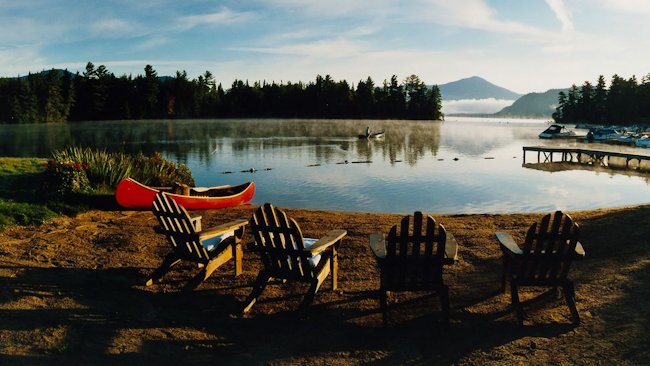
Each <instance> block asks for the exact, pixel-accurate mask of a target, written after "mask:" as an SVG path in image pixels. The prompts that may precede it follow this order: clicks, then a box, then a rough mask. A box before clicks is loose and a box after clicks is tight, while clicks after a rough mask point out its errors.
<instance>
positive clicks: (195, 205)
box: [115, 178, 255, 210]
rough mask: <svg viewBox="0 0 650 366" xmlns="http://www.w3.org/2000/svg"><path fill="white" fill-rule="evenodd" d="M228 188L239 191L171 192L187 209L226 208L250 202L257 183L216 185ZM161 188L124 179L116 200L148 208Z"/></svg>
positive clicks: (139, 208) (130, 207)
mask: <svg viewBox="0 0 650 366" xmlns="http://www.w3.org/2000/svg"><path fill="white" fill-rule="evenodd" d="M221 188H222V189H223V190H228V189H234V188H237V191H238V192H237V193H235V194H231V195H227V196H218V197H198V196H184V195H180V194H173V193H170V194H169V195H170V197H172V199H174V201H176V203H178V204H179V205H181V206H183V207H185V209H186V210H208V209H217V208H226V207H233V206H237V205H241V204H244V203H247V202H249V201H250V200H252V199H253V196H254V195H255V183H253V182H248V183H245V184H242V185H241V186H235V187H233V186H224V187H215V188H213V190H218V189H221ZM158 192H160V190H158V189H156V188H152V187H148V186H145V185H144V184H141V183H139V182H137V181H135V180H133V179H131V178H126V179H123V180H122V181H121V182H120V183H119V184H118V185H117V189H116V190H115V200H116V201H117V203H118V204H119V205H120V206H122V207H124V208H127V209H132V210H148V209H151V207H152V206H153V200H154V198H155V197H156V194H157V193H158Z"/></svg>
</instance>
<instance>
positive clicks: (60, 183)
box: [44, 160, 91, 196]
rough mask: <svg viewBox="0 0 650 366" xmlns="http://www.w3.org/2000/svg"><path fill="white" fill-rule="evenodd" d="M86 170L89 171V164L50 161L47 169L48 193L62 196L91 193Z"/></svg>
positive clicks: (46, 184) (46, 182)
mask: <svg viewBox="0 0 650 366" xmlns="http://www.w3.org/2000/svg"><path fill="white" fill-rule="evenodd" d="M86 169H88V164H87V163H78V162H74V161H67V160H64V161H56V160H49V161H48V162H47V166H46V169H45V182H44V184H45V189H46V192H50V193H56V194H58V195H62V196H63V195H68V194H70V193H83V192H89V191H90V190H91V187H90V182H89V181H88V176H87V175H86Z"/></svg>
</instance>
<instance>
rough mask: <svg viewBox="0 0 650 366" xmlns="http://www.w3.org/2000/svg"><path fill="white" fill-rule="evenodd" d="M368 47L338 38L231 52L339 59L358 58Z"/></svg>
mask: <svg viewBox="0 0 650 366" xmlns="http://www.w3.org/2000/svg"><path fill="white" fill-rule="evenodd" d="M366 47H367V46H366V45H365V43H364V42H360V41H353V40H349V39H345V38H337V39H332V40H327V39H326V40H319V41H314V42H308V43H296V44H290V45H284V46H278V47H241V48H231V50H235V51H250V52H260V53H270V54H280V55H295V56H309V57H317V58H328V59H331V58H337V59H338V58H348V57H354V56H357V55H359V54H360V53H362V52H363V51H364V49H366Z"/></svg>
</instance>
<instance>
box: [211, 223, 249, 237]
mask: <svg viewBox="0 0 650 366" xmlns="http://www.w3.org/2000/svg"><path fill="white" fill-rule="evenodd" d="M246 224H248V220H235V221H230V222H227V223H225V224H221V225H219V226H215V227H211V228H209V229H205V230H203V231H201V232H200V233H199V240H205V239H210V238H213V237H215V236H219V235H221V234H224V233H227V232H229V231H234V230H237V229H239V228H241V227H243V226H246Z"/></svg>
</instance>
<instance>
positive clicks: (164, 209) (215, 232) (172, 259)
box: [146, 192, 248, 288]
mask: <svg viewBox="0 0 650 366" xmlns="http://www.w3.org/2000/svg"><path fill="white" fill-rule="evenodd" d="M153 214H154V215H155V216H156V218H157V219H158V223H159V224H160V226H159V227H158V228H156V231H157V232H159V233H161V234H165V236H167V239H168V241H169V244H170V245H171V246H172V249H173V251H172V252H171V253H169V254H168V255H167V256H166V257H165V259H164V260H163V262H162V264H161V265H160V267H158V269H156V270H155V271H154V272H153V273H152V274H151V275H150V276H149V278H148V279H147V282H146V285H147V286H151V285H152V284H153V283H154V281H158V280H160V279H161V278H162V276H164V275H165V274H166V273H167V272H169V270H171V268H172V267H173V266H175V265H176V264H178V263H179V262H180V261H181V260H186V261H189V262H193V263H196V264H197V265H199V267H202V269H201V271H200V272H199V273H198V274H197V275H196V276H195V277H194V279H193V280H192V281H190V282H189V283H188V285H187V286H186V288H196V287H197V286H198V285H200V284H201V283H202V282H203V281H205V280H206V279H207V278H208V277H209V276H210V275H211V274H212V272H214V270H216V269H217V268H218V267H219V266H221V265H222V264H224V263H225V262H227V261H228V260H229V259H231V258H233V257H234V258H235V276H238V275H239V274H241V272H242V257H243V251H242V245H241V240H242V236H243V235H244V228H245V226H246V224H247V223H248V221H247V220H237V221H232V222H228V223H226V224H223V225H219V226H216V227H213V228H210V229H206V230H201V217H200V216H198V217H193V218H192V217H190V215H189V214H188V213H187V211H186V210H185V208H183V207H182V206H180V205H178V204H177V203H176V202H175V201H174V200H173V199H172V198H171V197H170V196H169V195H168V194H167V193H164V192H160V193H158V194H157V195H156V198H155V199H154V202H153Z"/></svg>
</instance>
